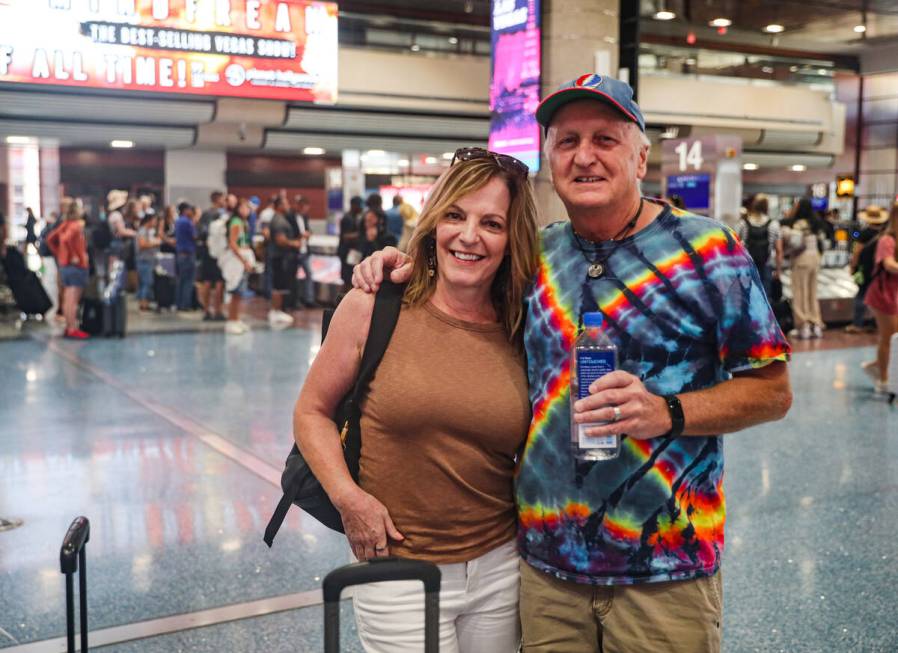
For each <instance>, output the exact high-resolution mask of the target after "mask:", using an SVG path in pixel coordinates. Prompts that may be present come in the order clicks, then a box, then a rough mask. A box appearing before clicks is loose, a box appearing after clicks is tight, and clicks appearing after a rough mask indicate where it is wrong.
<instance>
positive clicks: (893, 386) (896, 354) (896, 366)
mask: <svg viewBox="0 0 898 653" xmlns="http://www.w3.org/2000/svg"><path fill="white" fill-rule="evenodd" d="M886 386H887V390H888V392H889V404H893V403H895V397H896V396H898V333H893V334H892V339H891V340H890V341H889V381H888V383H887V384H886Z"/></svg>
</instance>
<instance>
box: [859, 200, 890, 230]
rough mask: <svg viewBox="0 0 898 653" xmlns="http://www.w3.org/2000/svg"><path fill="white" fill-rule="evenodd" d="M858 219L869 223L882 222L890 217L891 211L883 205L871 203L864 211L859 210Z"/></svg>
mask: <svg viewBox="0 0 898 653" xmlns="http://www.w3.org/2000/svg"><path fill="white" fill-rule="evenodd" d="M857 217H858V220H863V221H864V222H866V223H867V224H874V225H876V224H882V223H883V222H885V221H886V220H888V219H889V212H888V211H886V210H885V209H884V208H882V207H881V206H877V205H876V204H870V205H869V206H868V207H867V208H865V209H864V210H863V211H858V212H857Z"/></svg>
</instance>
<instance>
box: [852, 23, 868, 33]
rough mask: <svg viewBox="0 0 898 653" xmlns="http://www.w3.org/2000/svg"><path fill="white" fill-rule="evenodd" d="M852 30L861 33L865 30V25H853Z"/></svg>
mask: <svg viewBox="0 0 898 653" xmlns="http://www.w3.org/2000/svg"><path fill="white" fill-rule="evenodd" d="M854 31H855V32H857V33H858V34H863V33H864V32H866V31H867V26H866V25H855V26H854Z"/></svg>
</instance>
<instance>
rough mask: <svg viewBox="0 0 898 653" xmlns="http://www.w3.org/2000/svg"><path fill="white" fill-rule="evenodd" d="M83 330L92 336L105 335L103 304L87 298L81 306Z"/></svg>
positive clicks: (97, 300)
mask: <svg viewBox="0 0 898 653" xmlns="http://www.w3.org/2000/svg"><path fill="white" fill-rule="evenodd" d="M81 330H82V331H84V332H85V333H89V334H90V335H92V336H98V335H100V334H102V333H103V302H101V301H100V300H99V299H94V298H90V297H85V298H84V301H83V303H82V305H81Z"/></svg>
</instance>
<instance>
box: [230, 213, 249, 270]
mask: <svg viewBox="0 0 898 653" xmlns="http://www.w3.org/2000/svg"><path fill="white" fill-rule="evenodd" d="M242 229H243V227H241V226H240V225H239V224H237V223H236V222H235V223H234V224H232V225H231V226H230V227H228V249H230V250H231V253H233V254H234V256H236V257H237V259H238V260H239V261H240V262H241V263H243V268H244V269H245V270H246V271H247V272H249V271H251V270H252V269H253V266H251V265H250V264H249V262H248V261H247V260H246V259H244V258H243V254H241V253H240V247H239V246H238V244H237V243H238V241H239V240H240V232H241V230H242Z"/></svg>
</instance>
